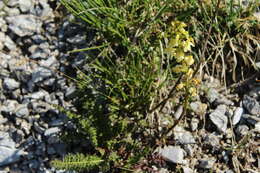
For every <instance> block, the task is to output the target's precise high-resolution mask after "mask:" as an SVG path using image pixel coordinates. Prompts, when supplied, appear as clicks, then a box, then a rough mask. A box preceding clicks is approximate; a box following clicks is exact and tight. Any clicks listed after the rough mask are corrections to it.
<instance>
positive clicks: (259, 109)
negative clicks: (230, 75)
mask: <svg viewBox="0 0 260 173" xmlns="http://www.w3.org/2000/svg"><path fill="white" fill-rule="evenodd" d="M243 106H244V107H245V108H246V110H247V111H248V112H249V113H250V114H252V115H258V114H260V105H259V103H258V101H257V100H256V99H254V98H252V97H249V96H247V95H245V96H244V98H243Z"/></svg>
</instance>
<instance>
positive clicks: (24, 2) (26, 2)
mask: <svg viewBox="0 0 260 173" xmlns="http://www.w3.org/2000/svg"><path fill="white" fill-rule="evenodd" d="M32 6H33V1H32V0H19V7H20V9H21V11H22V12H28V11H29V10H30V9H31V8H32Z"/></svg>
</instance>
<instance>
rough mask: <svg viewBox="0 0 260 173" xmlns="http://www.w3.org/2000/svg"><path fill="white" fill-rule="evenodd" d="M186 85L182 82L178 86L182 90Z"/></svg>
mask: <svg viewBox="0 0 260 173" xmlns="http://www.w3.org/2000/svg"><path fill="white" fill-rule="evenodd" d="M183 87H184V84H183V83H182V82H181V83H179V84H178V85H177V86H176V89H177V90H181V89H182V88H183Z"/></svg>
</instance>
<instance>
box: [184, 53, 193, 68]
mask: <svg viewBox="0 0 260 173" xmlns="http://www.w3.org/2000/svg"><path fill="white" fill-rule="evenodd" d="M184 62H185V64H187V65H188V66H191V65H192V64H193V63H194V59H193V57H192V56H191V55H189V56H186V57H184Z"/></svg>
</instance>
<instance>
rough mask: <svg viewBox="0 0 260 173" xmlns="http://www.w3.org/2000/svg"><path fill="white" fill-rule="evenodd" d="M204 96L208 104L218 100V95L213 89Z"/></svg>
mask: <svg viewBox="0 0 260 173" xmlns="http://www.w3.org/2000/svg"><path fill="white" fill-rule="evenodd" d="M206 94H207V95H206V97H207V99H208V101H209V102H210V103H213V102H214V101H215V100H216V99H217V98H219V93H218V91H217V90H216V89H214V88H210V89H209V90H208V92H207V93H206Z"/></svg>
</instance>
